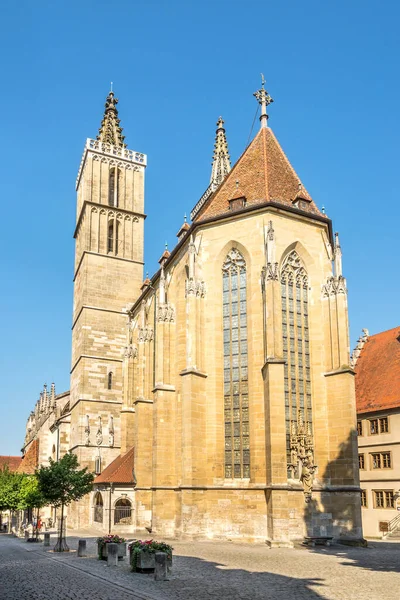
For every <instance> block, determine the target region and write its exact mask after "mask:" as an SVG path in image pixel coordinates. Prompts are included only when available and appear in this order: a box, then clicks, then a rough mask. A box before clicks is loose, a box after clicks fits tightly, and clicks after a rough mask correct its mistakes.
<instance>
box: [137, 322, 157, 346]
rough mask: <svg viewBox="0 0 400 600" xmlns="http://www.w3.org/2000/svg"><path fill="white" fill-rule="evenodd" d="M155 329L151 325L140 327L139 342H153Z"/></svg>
mask: <svg viewBox="0 0 400 600" xmlns="http://www.w3.org/2000/svg"><path fill="white" fill-rule="evenodd" d="M153 335H154V333H153V328H152V327H150V325H145V326H144V327H139V330H138V341H139V342H151V341H152V339H153Z"/></svg>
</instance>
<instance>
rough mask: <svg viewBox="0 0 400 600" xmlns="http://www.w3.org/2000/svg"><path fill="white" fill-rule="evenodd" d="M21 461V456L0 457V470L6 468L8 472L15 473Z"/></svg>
mask: <svg viewBox="0 0 400 600" xmlns="http://www.w3.org/2000/svg"><path fill="white" fill-rule="evenodd" d="M21 460H22V456H0V469H4V467H8V469H9V471H12V472H14V471H17V469H18V467H19V465H20V464H21Z"/></svg>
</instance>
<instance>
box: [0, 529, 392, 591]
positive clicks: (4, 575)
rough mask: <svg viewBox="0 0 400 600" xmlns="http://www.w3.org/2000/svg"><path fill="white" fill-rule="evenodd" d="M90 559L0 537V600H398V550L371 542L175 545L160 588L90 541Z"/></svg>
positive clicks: (73, 545)
mask: <svg viewBox="0 0 400 600" xmlns="http://www.w3.org/2000/svg"><path fill="white" fill-rule="evenodd" d="M81 533H82V535H81V536H80V537H85V538H86V539H87V542H88V557H87V558H78V557H77V555H76V551H74V550H76V548H77V546H78V537H70V538H69V542H68V543H69V545H70V548H71V552H70V553H64V554H53V553H52V552H51V551H50V552H49V551H48V550H49V549H48V548H43V544H40V545H36V544H35V545H31V544H26V543H25V542H24V541H22V540H18V539H15V538H11V537H9V536H0V599H1V600H3V598H4V599H6V598H7V600H25V599H29V600H31V599H35V600H36V599H37V598H40V599H43V600H47V599H49V600H50V599H51V600H64V599H65V600H67V599H70V598H73V599H75V598H76V599H82V600H86V598H91V599H95V600H103V599H108V598H110V599H113V600H115V599H116V598H117V599H118V600H125V599H128V598H135V597H136V598H140V599H142V600H175V599H176V600H210V599H213V598H215V599H218V600H236V599H238V600H261V599H262V600H267V599H274V600H303V599H304V600H306V599H307V600H318V599H324V600H350V599H351V600H365V599H366V598H368V600H381V599H382V600H398V599H399V590H400V543H386V542H370V547H369V548H351V547H347V546H341V545H334V546H331V547H329V548H325V547H316V548H313V549H311V548H303V547H298V548H295V549H286V548H281V549H274V550H268V549H267V547H266V546H265V545H248V544H236V543H235V544H234V543H222V542H182V541H176V540H173V541H172V542H171V543H172V545H173V546H174V566H173V571H172V573H171V574H170V576H169V580H168V581H165V582H155V581H154V579H153V576H152V575H142V574H139V573H135V574H133V573H131V572H130V570H129V565H128V562H127V559H125V560H124V561H121V563H120V565H119V566H118V567H114V568H109V567H107V564H106V563H105V562H103V561H99V560H97V556H96V545H95V538H93V537H92V538H91V537H90V534H89V532H86V535H85V532H81Z"/></svg>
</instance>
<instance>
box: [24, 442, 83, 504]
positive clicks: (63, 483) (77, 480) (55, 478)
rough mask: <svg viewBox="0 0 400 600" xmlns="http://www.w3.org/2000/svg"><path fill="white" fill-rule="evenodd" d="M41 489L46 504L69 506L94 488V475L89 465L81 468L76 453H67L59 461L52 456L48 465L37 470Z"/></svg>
mask: <svg viewBox="0 0 400 600" xmlns="http://www.w3.org/2000/svg"><path fill="white" fill-rule="evenodd" d="M36 475H37V478H38V482H39V491H40V493H41V494H42V495H43V498H44V501H45V503H46V504H51V505H52V506H55V507H58V506H68V504H70V503H71V502H73V501H74V500H79V499H80V498H82V497H83V496H85V495H86V494H88V493H89V492H90V491H91V489H92V484H93V479H94V475H93V474H92V473H88V472H87V467H85V468H84V469H79V463H78V458H77V456H76V454H72V453H67V454H65V455H64V456H63V457H62V458H61V459H60V460H59V461H58V462H56V461H54V460H53V459H52V458H50V465H49V466H48V467H41V468H40V469H39V470H38V471H36Z"/></svg>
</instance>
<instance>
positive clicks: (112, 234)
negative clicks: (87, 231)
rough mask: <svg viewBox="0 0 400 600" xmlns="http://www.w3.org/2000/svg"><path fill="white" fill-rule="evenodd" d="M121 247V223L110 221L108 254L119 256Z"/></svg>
mask: <svg viewBox="0 0 400 600" xmlns="http://www.w3.org/2000/svg"><path fill="white" fill-rule="evenodd" d="M118 245H119V221H118V220H117V219H115V220H114V219H110V221H109V222H108V230H107V253H108V254H111V253H113V254H115V255H117V254H118Z"/></svg>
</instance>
